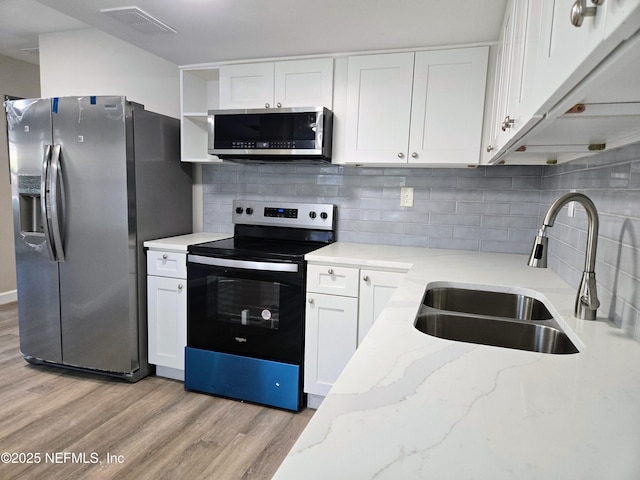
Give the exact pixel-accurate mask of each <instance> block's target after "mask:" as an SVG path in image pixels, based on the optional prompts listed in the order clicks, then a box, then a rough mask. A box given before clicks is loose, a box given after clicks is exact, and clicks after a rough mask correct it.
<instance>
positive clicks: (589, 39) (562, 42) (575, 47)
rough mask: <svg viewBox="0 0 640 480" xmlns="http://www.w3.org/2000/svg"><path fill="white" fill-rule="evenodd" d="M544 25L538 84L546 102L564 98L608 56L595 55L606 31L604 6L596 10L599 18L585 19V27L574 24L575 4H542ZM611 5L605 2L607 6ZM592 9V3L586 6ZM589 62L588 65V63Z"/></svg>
mask: <svg viewBox="0 0 640 480" xmlns="http://www.w3.org/2000/svg"><path fill="white" fill-rule="evenodd" d="M540 1H542V2H543V6H542V9H543V10H542V12H543V16H544V20H543V21H544V24H545V25H546V26H547V28H546V29H545V32H544V37H545V38H544V42H543V48H542V50H541V56H540V64H539V67H540V68H539V73H540V75H539V76H538V82H539V88H540V90H541V92H542V97H543V98H549V99H553V101H552V103H555V101H557V100H559V99H560V98H561V97H563V96H564V95H565V94H566V93H567V92H568V91H569V90H570V89H571V87H572V86H574V85H575V84H576V83H577V82H578V81H579V80H580V79H581V78H582V77H584V75H586V74H587V73H588V72H589V71H590V70H591V69H592V68H593V66H594V65H595V63H593V62H596V63H597V62H599V61H601V60H602V57H603V56H604V54H605V53H598V54H597V55H595V56H592V54H593V53H594V52H595V51H596V50H597V48H598V46H600V45H601V43H602V41H603V39H604V30H605V20H606V15H605V8H604V5H603V6H601V7H597V10H596V14H595V15H594V16H591V17H585V18H584V21H583V23H582V26H580V27H575V26H574V25H573V24H572V23H571V19H570V13H571V9H572V7H573V5H574V3H576V0H540ZM607 3H609V2H608V1H607V2H605V5H606V4H607ZM585 4H586V6H587V7H592V6H593V5H592V4H591V1H586V2H585ZM588 58H589V62H585V60H587V59H588Z"/></svg>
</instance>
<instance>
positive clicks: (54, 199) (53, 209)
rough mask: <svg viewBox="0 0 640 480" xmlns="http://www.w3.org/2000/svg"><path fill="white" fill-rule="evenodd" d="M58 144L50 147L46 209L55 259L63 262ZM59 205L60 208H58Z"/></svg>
mask: <svg viewBox="0 0 640 480" xmlns="http://www.w3.org/2000/svg"><path fill="white" fill-rule="evenodd" d="M61 148H62V147H61V146H60V145H53V147H52V148H51V163H50V166H49V192H48V194H49V199H48V206H47V207H48V211H49V213H50V217H48V218H50V219H51V225H50V232H51V236H52V237H53V244H54V250H55V254H56V261H58V262H64V247H63V246H62V229H61V227H60V224H61V222H62V220H63V219H64V212H61V211H60V210H62V209H64V191H63V187H62V168H61V164H60V151H61ZM59 207H60V210H59Z"/></svg>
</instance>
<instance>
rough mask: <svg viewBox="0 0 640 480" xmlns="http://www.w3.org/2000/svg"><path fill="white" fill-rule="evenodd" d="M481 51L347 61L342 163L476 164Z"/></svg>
mask: <svg viewBox="0 0 640 480" xmlns="http://www.w3.org/2000/svg"><path fill="white" fill-rule="evenodd" d="M487 59H488V48H486V47H476V48H464V49H450V50H438V51H435V50H434V51H424V52H417V53H413V52H408V53H393V54H380V55H362V56H353V57H350V58H349V64H348V80H347V106H346V111H347V112H346V127H345V152H344V161H345V163H355V164H390V165H410V164H413V165H418V164H422V165H426V164H430V165H438V164H440V165H451V164H464V165H469V164H477V163H478V161H479V151H480V137H481V133H482V117H483V107H484V93H485V86H486V72H487Z"/></svg>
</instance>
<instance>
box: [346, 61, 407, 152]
mask: <svg viewBox="0 0 640 480" xmlns="http://www.w3.org/2000/svg"><path fill="white" fill-rule="evenodd" d="M413 57H414V54H413V53H394V54H382V55H364V56H357V57H351V58H349V66H348V80H347V117H346V131H345V137H346V138H345V150H346V152H345V157H346V161H347V162H348V163H393V162H398V163H406V156H407V141H408V138H409V122H410V119H411V116H410V115H411V88H412V83H413Z"/></svg>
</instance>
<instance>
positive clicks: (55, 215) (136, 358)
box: [5, 96, 192, 381]
mask: <svg viewBox="0 0 640 480" xmlns="http://www.w3.org/2000/svg"><path fill="white" fill-rule="evenodd" d="M5 111H6V115H7V125H8V138H9V161H10V167H11V189H12V202H13V223H14V232H15V247H16V248H15V250H16V271H17V290H18V320H19V330H20V350H21V352H22V355H23V356H24V358H25V359H26V360H27V361H29V362H31V363H36V364H40V363H47V364H55V365H60V366H64V367H69V368H78V369H82V370H90V371H94V372H97V373H103V374H107V375H112V376H119V377H123V378H125V379H127V380H129V381H137V380H139V379H140V378H142V377H144V376H145V375H148V374H149V373H150V372H149V364H148V362H147V326H146V325H147V318H146V260H145V252H144V249H143V245H142V244H143V242H144V241H145V240H150V239H154V238H161V237H166V236H171V235H178V234H183V233H189V232H191V228H192V214H191V205H192V196H191V183H192V182H191V167H190V165H188V164H183V163H181V162H180V152H179V142H180V139H179V122H178V120H176V119H173V118H169V117H166V116H163V115H159V114H157V113H152V112H148V111H146V110H145V109H144V107H143V106H142V105H139V104H136V103H133V102H130V101H127V99H126V98H125V97H116V96H113V97H111V96H108V97H107V96H98V97H61V98H52V99H28V100H15V101H9V102H6V103H5Z"/></svg>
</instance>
